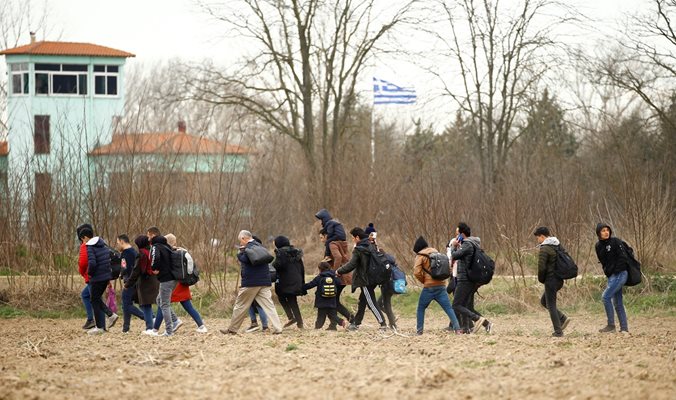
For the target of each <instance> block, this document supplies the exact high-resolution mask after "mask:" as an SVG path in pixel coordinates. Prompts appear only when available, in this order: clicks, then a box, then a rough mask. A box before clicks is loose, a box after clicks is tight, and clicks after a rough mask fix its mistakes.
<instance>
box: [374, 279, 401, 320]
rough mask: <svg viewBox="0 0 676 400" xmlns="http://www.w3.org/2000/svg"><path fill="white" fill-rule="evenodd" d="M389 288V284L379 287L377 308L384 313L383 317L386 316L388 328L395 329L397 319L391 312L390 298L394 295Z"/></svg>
mask: <svg viewBox="0 0 676 400" xmlns="http://www.w3.org/2000/svg"><path fill="white" fill-rule="evenodd" d="M390 286H391V285H390V284H389V283H388V284H385V285H381V286H380V297H379V298H378V307H380V309H381V310H383V311H384V312H385V315H387V320H388V321H390V327H396V326H397V318H396V317H395V316H394V311H393V310H392V296H393V295H394V290H393V289H392V288H391V287H390Z"/></svg>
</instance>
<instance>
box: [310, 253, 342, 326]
mask: <svg viewBox="0 0 676 400" xmlns="http://www.w3.org/2000/svg"><path fill="white" fill-rule="evenodd" d="M318 268H319V275H317V276H316V277H315V278H314V279H313V280H311V281H310V282H308V283H306V284H304V285H303V292H304V293H307V290H308V289H312V288H313V287H316V288H317V290H316V292H315V307H316V308H317V321H316V322H315V329H321V328H322V327H323V326H324V322H325V321H326V317H327V316H328V317H329V321H330V324H329V328H328V330H331V331H335V330H337V329H336V325H340V326H342V327H345V320H343V319H340V318H338V314H337V313H336V293H337V290H338V279H337V278H336V273H335V272H334V271H332V270H331V265H330V264H329V263H327V262H325V261H322V262H320V263H319V267H318Z"/></svg>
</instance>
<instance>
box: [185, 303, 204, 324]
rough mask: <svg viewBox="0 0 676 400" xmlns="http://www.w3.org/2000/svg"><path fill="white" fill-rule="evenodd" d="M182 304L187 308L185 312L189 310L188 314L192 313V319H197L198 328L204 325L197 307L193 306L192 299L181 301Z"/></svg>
mask: <svg viewBox="0 0 676 400" xmlns="http://www.w3.org/2000/svg"><path fill="white" fill-rule="evenodd" d="M181 306H183V309H184V310H185V312H187V313H188V315H190V316H191V317H192V320H193V321H195V323H196V324H197V327H198V328H199V327H200V326H202V325H204V322H203V321H202V316H201V315H200V313H199V312H198V311H197V310H196V309H195V307H193V305H192V301H190V300H184V301H182V302H181Z"/></svg>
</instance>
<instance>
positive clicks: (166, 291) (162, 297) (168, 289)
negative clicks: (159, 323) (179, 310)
mask: <svg viewBox="0 0 676 400" xmlns="http://www.w3.org/2000/svg"><path fill="white" fill-rule="evenodd" d="M176 284H177V282H176V281H167V282H160V293H159V294H158V295H157V305H158V306H159V308H160V310H161V311H162V316H163V317H164V329H165V330H166V332H167V335H171V334H172V333H174V324H173V321H172V317H175V316H176V314H174V310H172V309H171V293H172V292H173V291H174V289H176ZM159 313H160V311H157V314H158V315H159ZM158 319H159V318H158Z"/></svg>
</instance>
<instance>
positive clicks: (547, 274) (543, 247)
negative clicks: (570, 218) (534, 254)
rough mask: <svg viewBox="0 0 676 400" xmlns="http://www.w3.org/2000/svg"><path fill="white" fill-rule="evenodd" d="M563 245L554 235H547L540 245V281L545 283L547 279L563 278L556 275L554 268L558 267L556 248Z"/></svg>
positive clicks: (558, 279)
mask: <svg viewBox="0 0 676 400" xmlns="http://www.w3.org/2000/svg"><path fill="white" fill-rule="evenodd" d="M560 245H561V242H559V239H557V238H556V237H554V236H549V237H547V238H546V239H545V240H544V241H543V242H542V243H541V244H539V245H538V247H539V248H540V252H539V253H538V281H539V282H540V283H545V282H546V281H551V280H556V281H560V280H561V278H559V277H558V276H556V274H555V273H554V269H555V268H556V250H555V247H558V246H560Z"/></svg>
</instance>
